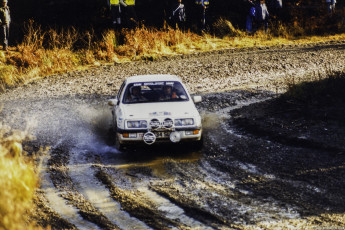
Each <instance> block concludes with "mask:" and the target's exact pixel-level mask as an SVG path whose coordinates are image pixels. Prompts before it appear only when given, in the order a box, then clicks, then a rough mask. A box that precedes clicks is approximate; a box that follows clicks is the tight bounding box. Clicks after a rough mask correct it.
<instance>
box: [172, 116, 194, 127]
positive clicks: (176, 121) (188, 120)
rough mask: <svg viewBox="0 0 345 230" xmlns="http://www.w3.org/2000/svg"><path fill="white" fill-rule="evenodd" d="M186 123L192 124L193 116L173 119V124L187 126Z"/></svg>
mask: <svg viewBox="0 0 345 230" xmlns="http://www.w3.org/2000/svg"><path fill="white" fill-rule="evenodd" d="M188 125H194V119H193V118H186V119H175V126H188Z"/></svg>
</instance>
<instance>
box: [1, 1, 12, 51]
mask: <svg viewBox="0 0 345 230" xmlns="http://www.w3.org/2000/svg"><path fill="white" fill-rule="evenodd" d="M1 1H2V5H1V6H0V39H1V43H2V48H3V50H4V51H8V37H9V34H10V22H11V17H10V8H9V7H8V6H7V0H1Z"/></svg>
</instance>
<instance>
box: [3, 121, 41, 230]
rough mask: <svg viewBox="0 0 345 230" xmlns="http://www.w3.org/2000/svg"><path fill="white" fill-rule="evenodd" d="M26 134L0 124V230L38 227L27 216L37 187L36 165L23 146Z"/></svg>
mask: <svg viewBox="0 0 345 230" xmlns="http://www.w3.org/2000/svg"><path fill="white" fill-rule="evenodd" d="M27 136H28V135H27V134H26V132H19V131H14V130H12V129H10V128H9V127H7V126H6V125H4V124H3V123H2V122H1V123H0V169H1V173H0V187H1V189H0V229H37V228H36V227H35V225H34V223H28V219H27V218H26V217H27V216H28V211H29V210H30V209H31V208H32V205H33V197H34V192H35V190H36V188H37V186H38V173H37V171H36V170H37V167H35V164H34V162H33V160H32V158H31V157H27V156H25V154H26V153H25V152H24V151H23V148H22V142H23V141H25V140H27Z"/></svg>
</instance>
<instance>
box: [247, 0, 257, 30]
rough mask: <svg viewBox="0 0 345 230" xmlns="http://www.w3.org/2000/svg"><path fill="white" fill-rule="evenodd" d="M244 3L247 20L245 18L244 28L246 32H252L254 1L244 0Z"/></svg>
mask: <svg viewBox="0 0 345 230" xmlns="http://www.w3.org/2000/svg"><path fill="white" fill-rule="evenodd" d="M245 4H246V7H245V9H246V12H248V15H247V20H246V30H247V32H248V33H251V32H253V28H254V23H255V15H256V10H255V3H254V2H253V1H252V0H245Z"/></svg>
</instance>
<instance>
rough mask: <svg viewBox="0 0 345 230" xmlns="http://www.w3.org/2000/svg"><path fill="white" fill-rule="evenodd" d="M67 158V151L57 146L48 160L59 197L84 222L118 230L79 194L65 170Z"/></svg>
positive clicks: (66, 169) (51, 176)
mask: <svg viewBox="0 0 345 230" xmlns="http://www.w3.org/2000/svg"><path fill="white" fill-rule="evenodd" d="M68 158H69V150H68V149H65V148H63V147H62V148H61V147H59V146H58V147H55V148H53V149H52V152H51V158H50V159H49V160H48V167H49V173H50V178H51V180H52V183H53V184H54V186H55V187H56V189H57V191H58V192H59V194H60V196H61V197H62V198H64V199H65V200H66V201H68V203H69V204H70V205H73V206H74V207H76V208H77V209H78V213H79V214H80V215H81V216H82V217H83V218H84V219H85V220H87V221H89V222H92V223H94V224H95V225H97V226H98V227H100V228H102V229H120V228H119V227H118V226H116V225H115V224H113V223H112V222H111V221H110V220H109V219H108V218H107V217H106V216H105V215H104V214H102V213H101V212H100V211H99V210H98V209H97V208H95V207H94V205H93V204H92V203H91V202H90V201H89V200H87V199H86V198H85V197H84V196H83V195H82V194H81V193H79V191H78V189H77V188H76V185H75V184H74V182H73V180H72V178H71V177H70V175H69V171H68V168H67V162H68V160H69V159H68Z"/></svg>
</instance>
